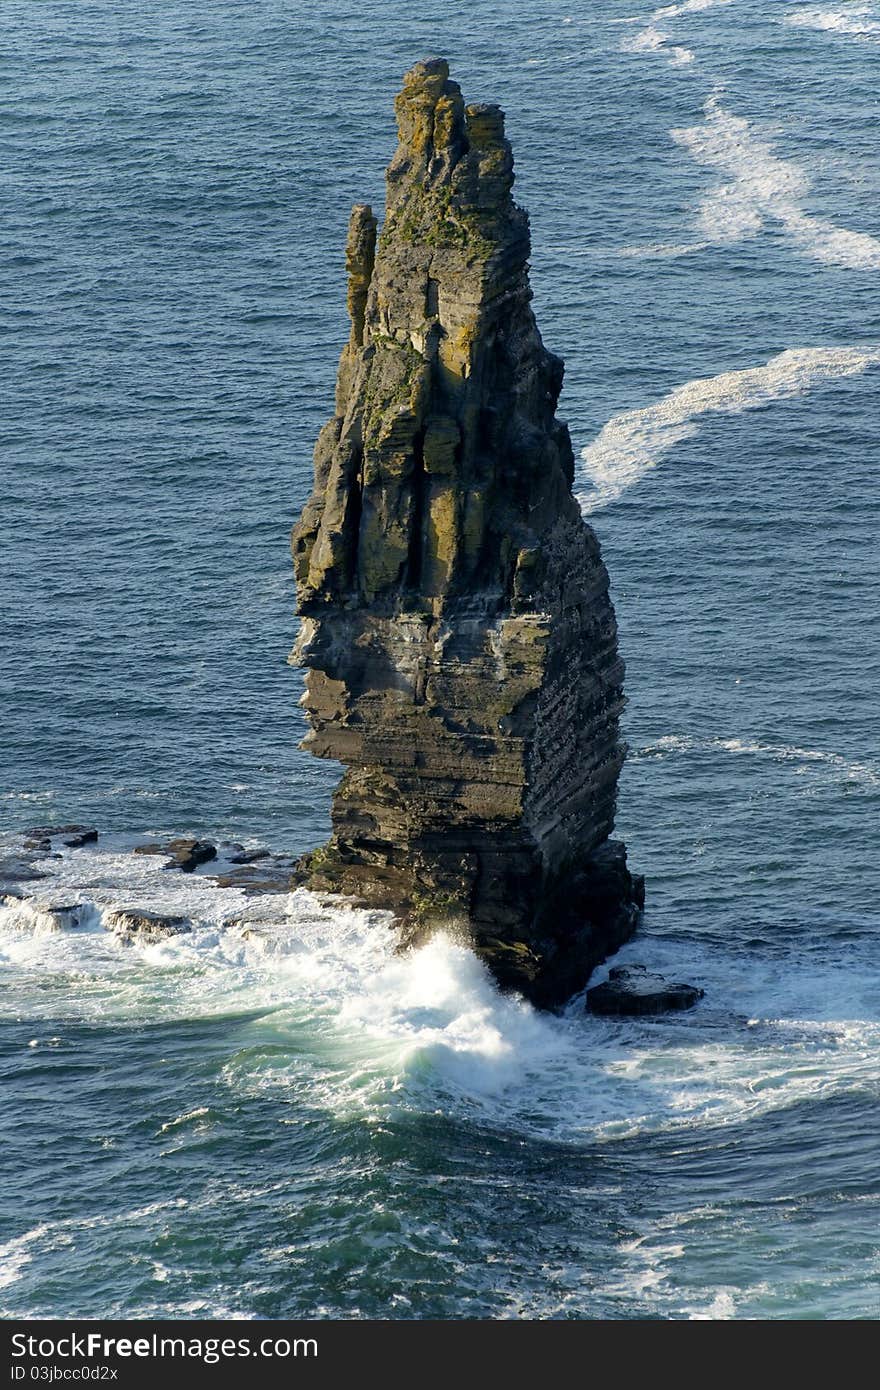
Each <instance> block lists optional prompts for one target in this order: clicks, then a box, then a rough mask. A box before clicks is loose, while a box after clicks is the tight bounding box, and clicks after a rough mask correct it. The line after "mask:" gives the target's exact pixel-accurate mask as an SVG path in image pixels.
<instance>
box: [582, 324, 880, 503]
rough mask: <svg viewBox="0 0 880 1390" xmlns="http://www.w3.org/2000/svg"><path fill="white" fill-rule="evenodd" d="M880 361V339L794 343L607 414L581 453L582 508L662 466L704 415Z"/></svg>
mask: <svg viewBox="0 0 880 1390" xmlns="http://www.w3.org/2000/svg"><path fill="white" fill-rule="evenodd" d="M876 363H880V345H876V344H870V345H865V346H862V347H815V348H790V349H788V351H786V352H782V353H779V355H778V356H776V357H771V359H770V361H769V362H767V363H766V364H765V365H764V366H761V367H746V368H744V369H742V370H739V371H732V372H722V373H721V374H720V375H718V376H713V377H699V378H697V379H696V380H695V381H688V382H686V383H685V384H684V385H683V386H677V387H676V388H675V389H674V390H673V391H671V392H670V393H669V395H668V396H664V397H663V398H662V400H659V401H657V402H655V403H654V404H653V405H648V406H643V407H641V408H640V409H636V410H626V411H624V412H623V413H622V414H620V415H615V416H614V417H613V418H612V419H611V420H609V421H608V423H607V425H605V426H604V428H603V429H602V431H601V432H600V433H599V434H598V435H597V437H596V438H595V439H594V440H593V442H592V444H588V445H587V446H586V448H585V449H583V450H582V452H581V460H582V465H583V468H582V472H583V474H584V477H585V481H587V482H588V484H589V487H588V488H584V489H579V490H577V491H576V494H575V495H576V496H577V499H578V501H579V502H580V505H581V510H582V512H583V513H584V515H585V516H586V515H590V514H592V513H593V512H597V511H599V510H600V509H601V508H602V507H607V506H608V505H609V504H610V503H612V502H616V501H617V499H618V498H619V497H621V496H622V495H623V493H624V492H626V491H627V490H628V489H629V488H631V487H632V486H633V485H634V484H635V483H637V482H639V480H640V479H641V478H642V477H644V475H645V474H646V473H647V472H648V471H649V470H650V469H652V468H654V467H656V465H657V464H658V463H659V461H660V459H661V458H662V457H663V456H664V454H667V453H669V451H670V449H672V448H674V447H675V445H676V444H679V443H680V442H681V441H682V440H684V439H689V438H691V437H692V436H693V435H695V434H696V433H697V431H698V429H699V420H700V417H701V416H703V415H707V414H711V413H723V414H728V415H740V414H742V413H743V412H744V411H747V410H755V409H757V408H758V407H760V406H764V405H768V404H769V403H770V402H772V401H778V400H784V399H788V398H791V397H795V396H800V395H803V394H804V393H805V392H807V391H809V390H811V389H812V387H814V386H817V385H819V384H820V383H821V382H823V381H828V380H833V379H835V378H838V377H847V376H856V375H858V374H859V373H861V372H864V371H866V370H867V368H868V367H870V366H872V365H874V364H876Z"/></svg>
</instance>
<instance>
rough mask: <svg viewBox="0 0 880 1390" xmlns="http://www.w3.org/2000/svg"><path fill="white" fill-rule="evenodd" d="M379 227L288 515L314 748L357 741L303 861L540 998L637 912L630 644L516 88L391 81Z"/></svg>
mask: <svg viewBox="0 0 880 1390" xmlns="http://www.w3.org/2000/svg"><path fill="white" fill-rule="evenodd" d="M396 109H397V118H398V130H399V135H400V144H399V147H398V149H397V152H396V154H395V155H394V158H393V159H392V161H391V164H390V166H389V168H388V174H387V213H386V219H385V224H384V226H383V228H382V230H381V232H380V233H379V234H378V236H377V220H376V218H375V217H374V215H373V213H372V211H371V209H370V208H369V207H367V206H364V205H357V206H356V207H355V208H354V211H353V213H352V217H351V224H350V229H349V236H348V244H347V248H346V256H347V267H348V308H349V313H350V317H351V335H350V338H349V342H348V344H347V345H346V347H345V348H344V350H343V353H342V357H341V360H340V364H339V375H338V380H337V388H336V411H335V414H334V416H333V418H332V420H330V422H329V423H328V424H327V425H326V426H325V427H324V429H323V430H322V431H321V433H320V435H319V438H318V442H317V446H316V449H315V480H314V490H313V492H312V495H311V497H310V498H309V500H308V502H307V503H306V506H305V508H304V511H303V513H302V516H301V518H300V520H299V522H298V524H297V525H296V527H295V529H294V532H293V542H292V544H293V555H294V564H295V569H296V576H297V584H298V595H299V612H300V614H301V616H302V627H301V632H300V637H299V640H298V642H297V645H296V648H295V651H294V657H293V659H294V660H297V661H299V662H300V663H301V664H302V665H304V666H305V667H306V668H307V678H306V689H305V694H304V697H303V704H304V707H305V711H306V714H307V717H308V720H309V723H310V725H311V732H310V733H309V734H308V736H307V737H306V739H305V741H304V744H303V746H304V747H306V748H308V749H310V751H311V752H313V753H314V754H316V755H317V756H318V757H325V758H332V759H337V760H339V761H340V762H342V763H344V764H345V765H346V766H347V771H346V773H345V776H344V777H343V780H342V783H341V785H340V787H339V789H338V791H337V792H336V795H335V797H334V801H333V812H332V819H333V834H332V838H331V839H330V842H329V844H327V845H325V846H324V847H322V848H321V849H318V850H316V851H314V852H313V853H311V854H309V855H306V856H305V857H304V858H303V860H302V861H301V862H300V864H299V866H298V870H297V873H296V874H295V876H294V882H297V883H305V884H307V885H308V886H309V887H310V888H313V889H317V890H318V891H329V892H334V893H340V894H343V895H345V896H348V897H350V898H354V899H356V900H357V901H360V902H362V903H369V904H374V905H376V906H377V907H384V908H391V909H392V910H393V911H394V912H395V913H396V914H397V917H398V919H399V921H400V922H401V923H402V925H403V929H404V930H403V940H404V941H411V942H414V941H417V940H420V939H421V938H422V937H424V935H425V934H426V933H428V932H430V931H433V930H436V929H437V928H439V927H446V926H448V925H450V924H455V925H456V927H457V928H458V929H459V930H462V931H464V932H466V933H467V934H468V936H469V937H470V939H471V940H472V942H473V944H474V947H475V949H476V950H477V952H478V953H479V954H480V955H481V956H482V957H483V959H484V960H485V961H486V962H487V963H488V964H489V966H490V968H491V969H492V970H493V972H494V973H495V975H496V977H497V978H498V979H499V980H500V981H501V982H502V983H504V984H507V985H512V986H515V987H517V988H519V989H522V990H523V991H524V992H525V993H526V994H527V995H529V996H530V997H531V998H532V999H533V1000H535V1001H536V1002H538V1003H541V1004H554V1003H557V1002H560V1001H561V1000H563V999H565V998H566V997H568V996H569V995H570V994H571V993H573V992H574V991H576V990H577V989H579V988H581V987H582V986H583V984H584V983H585V981H586V980H587V978H588V977H589V974H590V971H591V970H592V969H593V967H594V966H595V965H596V964H598V962H600V961H601V960H603V959H604V958H605V957H606V956H607V955H608V954H609V952H611V951H613V950H615V949H616V948H617V947H618V946H619V945H620V944H621V942H623V941H625V940H626V939H627V938H628V937H629V936H630V935H631V934H632V932H633V930H634V929H635V925H636V922H637V920H638V915H639V910H640V907H641V905H642V898H643V887H642V883H641V880H639V879H638V878H636V877H634V876H633V875H632V874H630V872H629V870H628V868H627V864H626V851H625V849H624V847H623V845H622V844H616V843H613V842H610V841H609V838H608V837H609V835H610V833H611V830H612V827H613V823H614V812H615V798H616V789H617V778H618V773H619V771H620V767H621V764H622V762H623V757H624V748H623V745H622V743H621V741H620V738H619V735H618V719H619V715H620V711H621V709H622V706H623V688H622V682H623V673H624V668H623V662H622V661H621V659H620V656H619V654H618V650H617V628H616V623H615V617H614V610H613V608H612V606H611V601H610V598H609V594H608V574H607V572H606V570H605V566H604V565H603V563H602V559H601V555H600V551H599V544H598V541H597V539H596V537H595V535H594V533H593V531H592V530H591V529H590V527H589V526H587V525H586V524H585V522H584V520H583V518H582V516H581V513H580V509H579V507H578V504H577V502H576V501H575V499H574V497H573V496H572V490H571V489H572V482H573V478H574V456H573V453H572V446H571V441H570V438H569V434H568V429H567V427H566V425H565V424H564V423H563V422H562V421H560V420H558V419H557V418H556V416H555V413H554V412H555V408H556V402H557V398H558V396H559V391H560V388H561V385H562V374H563V363H562V361H561V360H560V358H558V357H555V356H554V355H553V354H552V353H550V352H548V351H547V350H546V349H545V347H544V346H543V343H542V341H541V337H540V334H539V332H538V329H537V326H536V324H535V319H534V316H533V314H532V310H531V307H530V300H531V297H532V295H531V290H530V288H529V282H528V264H527V262H528V256H529V224H528V218H527V216H526V214H525V212H524V211H523V210H522V209H521V208H519V207H517V205H516V204H515V203H514V201H513V198H512V196H511V188H512V184H513V158H512V154H511V149H510V145H509V144H508V142H507V140H506V138H505V135H504V115H503V112H502V111H501V110H500V108H499V107H497V106H486V105H471V106H466V105H465V103H464V100H463V98H462V95H461V92H460V90H459V87H458V85H457V84H456V83H455V82H452V81H450V79H449V71H448V67H447V64H446V63H445V62H444V61H442V60H440V59H436V60H432V61H430V62H426V63H418V64H417V65H416V66H415V67H414V68H413V69H412V70H411V71H410V72H409V73H407V75H406V77H405V78H404V84H403V90H402V92H401V93H400V95H399V96H398V98H397V101H396Z"/></svg>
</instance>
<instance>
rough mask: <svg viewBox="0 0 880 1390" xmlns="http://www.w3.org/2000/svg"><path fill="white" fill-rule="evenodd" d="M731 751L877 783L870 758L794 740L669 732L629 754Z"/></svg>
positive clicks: (879, 773)
mask: <svg viewBox="0 0 880 1390" xmlns="http://www.w3.org/2000/svg"><path fill="white" fill-rule="evenodd" d="M715 752H722V753H732V754H734V755H741V756H746V757H752V758H767V759H769V760H770V761H771V762H777V763H791V764H794V765H795V766H796V767H797V768H798V770H799V771H804V772H813V771H821V772H824V773H826V774H828V775H829V776H830V777H832V778H833V779H834V780H836V781H845V782H853V783H857V784H859V785H861V786H864V787H880V765H878V764H877V763H874V762H871V761H870V759H863V760H858V761H856V760H855V759H852V758H845V757H843V756H842V754H840V753H832V752H829V751H828V750H827V749H819V748H799V747H798V746H797V745H795V744H788V743H773V742H771V741H767V740H764V739H740V738H694V737H690V736H689V735H686V734H668V735H666V736H665V737H664V738H659V739H657V741H656V742H655V743H651V744H647V745H645V746H644V747H643V748H637V749H634V750H633V752H632V753H631V755H630V756H631V757H632V758H634V759H643V758H664V757H669V756H670V755H675V754H678V753H715Z"/></svg>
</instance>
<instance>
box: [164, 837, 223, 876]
mask: <svg viewBox="0 0 880 1390" xmlns="http://www.w3.org/2000/svg"><path fill="white" fill-rule="evenodd" d="M168 849H169V850H170V852H171V854H172V856H173V857H172V860H171V863H170V864H169V865H168V868H169V869H180V870H182V872H183V873H185V874H191V873H192V871H193V869H197V868H198V866H199V865H200V864H208V863H210V861H211V860H212V859H216V858H217V847H216V845H212V844H210V843H209V842H208V841H207V840H169V842H168Z"/></svg>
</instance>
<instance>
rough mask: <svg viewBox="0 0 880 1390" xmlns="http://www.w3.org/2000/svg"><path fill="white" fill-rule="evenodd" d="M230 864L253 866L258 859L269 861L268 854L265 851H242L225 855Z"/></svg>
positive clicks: (267, 851)
mask: <svg viewBox="0 0 880 1390" xmlns="http://www.w3.org/2000/svg"><path fill="white" fill-rule="evenodd" d="M226 858H227V860H228V861H229V863H230V864H255V863H256V862H257V860H258V859H269V858H270V852H269V850H267V849H242V850H238V851H236V853H235V854H227V856H226Z"/></svg>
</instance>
